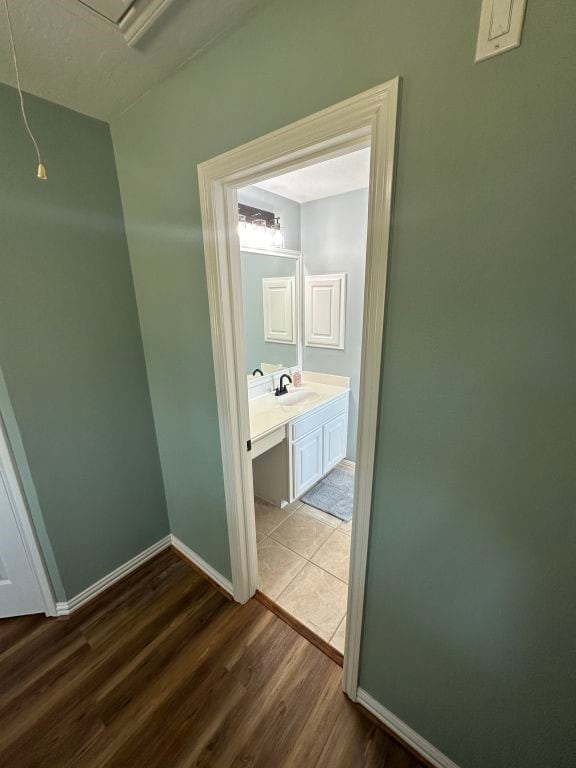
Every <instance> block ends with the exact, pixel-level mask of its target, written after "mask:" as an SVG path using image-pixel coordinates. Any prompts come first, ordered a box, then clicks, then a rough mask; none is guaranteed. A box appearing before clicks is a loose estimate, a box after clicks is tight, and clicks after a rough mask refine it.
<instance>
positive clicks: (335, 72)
mask: <svg viewBox="0 0 576 768" xmlns="http://www.w3.org/2000/svg"><path fill="white" fill-rule="evenodd" d="M479 15H480V0H435V2H415V1H414V0H361V1H360V2H350V0H332V1H331V2H330V3H327V2H325V0H292V2H289V3H285V2H280V0H272V2H269V3H266V4H263V6H262V7H261V8H260V10H259V11H258V13H257V14H255V15H254V16H252V17H251V18H250V20H249V21H247V23H246V24H245V25H244V26H243V27H242V28H240V29H238V30H236V31H235V32H234V33H231V34H230V35H228V36H227V37H226V38H225V39H223V40H221V41H220V42H219V43H218V44H217V45H215V46H214V47H213V48H211V49H210V50H209V51H207V52H206V53H205V54H204V55H203V56H201V57H198V58H196V59H195V60H194V61H192V62H190V63H189V64H188V65H187V66H185V67H183V68H182V69H181V70H180V71H179V72H178V73H176V74H175V75H174V76H173V77H171V78H169V79H168V80H166V81H165V82H164V83H162V84H161V85H159V86H158V87H156V88H154V89H153V90H152V91H151V92H150V93H149V94H148V95H147V96H146V97H145V98H143V99H141V100H140V101H139V102H138V103H137V104H136V105H135V106H134V107H133V108H132V109H131V110H129V111H128V112H127V113H125V114H124V115H123V116H122V117H120V118H118V119H117V120H115V122H114V123H113V136H114V142H115V148H116V152H117V160H118V165H119V172H120V180H121V188H122V193H123V200H124V206H125V214H126V216H127V228H128V235H129V244H130V250H131V259H132V264H133V268H134V272H135V281H136V290H137V295H138V302H139V308H140V315H141V320H142V329H143V336H144V346H145V352H146V357H147V365H148V371H149V375H150V383H151V391H152V398H153V406H154V413H155V419H156V425H157V430H158V436H159V443H160V451H161V455H162V463H163V470H164V477H165V481H166V486H167V492H168V499H169V504H170V507H171V517H172V520H173V524H174V527H175V529H176V532H178V531H181V532H182V534H183V535H184V534H185V536H186V541H187V543H188V544H189V545H190V546H191V547H192V548H193V549H195V550H196V551H197V552H199V553H200V554H201V555H202V556H203V557H205V558H206V559H207V560H208V561H209V562H211V563H212V565H214V566H215V567H216V568H218V569H219V570H221V571H222V572H223V573H224V574H225V575H229V562H228V542H227V535H226V521H225V510H224V491H223V486H222V470H221V460H220V447H219V440H218V426H217V414H216V397H215V390H214V375H213V368H212V358H211V344H210V329H209V320H208V303H207V296H206V280H205V272H204V261H203V250H202V241H201V221H200V210H199V204H198V189H197V179H196V172H195V166H196V164H197V163H198V162H201V161H204V160H207V159H208V158H210V157H213V156H214V155H217V154H219V153H221V152H223V151H225V150H227V149H230V148H232V147H235V146H237V145H239V144H242V143H243V142H245V141H248V140H250V139H254V138H256V137H258V136H261V135H263V134H265V133H267V132H268V131H271V130H273V129H276V128H280V127H282V126H285V125H287V124H289V123H291V122H292V121H294V120H297V119H298V118H301V117H304V116H306V115H308V114H310V113H313V112H315V111H317V110H319V109H322V108H323V107H327V106H329V105H331V104H334V103H335V102H338V101H340V100H342V99H345V98H347V97H349V96H352V95H353V94H356V93H358V92H360V91H363V90H365V89H367V88H370V87H371V86H374V85H377V84H378V83H382V82H384V81H386V80H388V79H390V78H392V77H394V76H396V75H401V76H402V78H403V87H402V96H401V110H400V131H399V153H398V173H397V189H396V200H395V212H394V229H393V238H392V249H391V261H390V280H389V296H388V307H387V323H386V332H385V354H384V362H383V372H382V380H381V405H380V423H379V433H378V445H377V456H376V487H375V494H374V502H373V522H372V530H371V540H370V548H369V562H368V582H367V595H366V615H365V627H364V643H363V648H362V659H361V683H362V686H363V687H364V688H365V689H367V690H368V692H369V693H370V694H372V695H373V696H374V697H376V698H377V699H378V700H379V701H380V702H381V703H382V704H383V705H384V706H386V707H388V708H389V709H390V710H392V711H393V712H394V713H395V714H396V715H397V716H399V717H400V718H402V719H403V720H404V721H406V722H407V723H408V724H409V725H410V726H412V727H413V728H414V729H415V730H416V731H418V732H419V733H420V734H422V735H423V736H424V737H425V738H426V739H428V740H429V741H431V742H432V743H433V744H435V745H436V746H437V747H438V748H440V749H441V750H443V751H444V752H445V753H446V754H448V755H449V756H450V757H451V758H452V759H453V760H455V761H456V762H457V763H458V764H460V765H461V766H462V768H486V766H490V768H520V767H521V768H537V767H538V768H540V766H542V765H553V766H555V768H568V766H569V765H571V764H572V762H573V756H574V752H575V750H576V744H575V734H574V717H573V711H574V700H575V691H576V680H575V678H574V676H575V674H576V671H575V670H576V664H575V663H574V636H575V633H576V616H575V611H576V601H575V600H574V582H575V562H576V559H575V558H574V540H575V536H576V531H575V525H576V517H575V515H574V502H575V499H576V473H575V472H574V467H575V465H576V462H575V459H576V456H575V443H574V434H575V431H576V423H575V422H576V408H575V407H574V392H575V391H576V359H575V355H574V338H575V335H576V327H575V307H576V295H575V284H576V282H575V278H576V275H575V263H576V262H575V259H574V253H575V249H576V230H575V208H576V205H575V204H576V199H575V186H574V161H575V153H576V150H575V140H574V137H575V136H576V99H575V98H574V93H575V90H574V83H575V75H576V4H575V3H574V2H573V0H554V2H552V0H539V1H538V0H536V1H534V2H529V3H528V13H527V18H526V25H525V31H524V39H523V43H522V47H521V48H520V49H518V50H516V51H512V52H509V53H506V54H504V55H503V56H498V57H496V58H494V59H492V60H490V61H486V62H483V63H481V64H479V65H475V64H474V63H473V62H474V54H475V45H476V36H477V31H478V21H479Z"/></svg>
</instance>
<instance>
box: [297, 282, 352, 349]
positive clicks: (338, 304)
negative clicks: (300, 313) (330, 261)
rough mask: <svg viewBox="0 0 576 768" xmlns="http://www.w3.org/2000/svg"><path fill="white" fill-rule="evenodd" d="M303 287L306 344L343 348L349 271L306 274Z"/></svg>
mask: <svg viewBox="0 0 576 768" xmlns="http://www.w3.org/2000/svg"><path fill="white" fill-rule="evenodd" d="M304 287H305V304H304V315H305V317H304V330H305V334H306V337H305V344H306V346H307V347H330V348H332V349H344V327H345V315H346V274H345V273H341V274H338V275H306V277H305V278H304Z"/></svg>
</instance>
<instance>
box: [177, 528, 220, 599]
mask: <svg viewBox="0 0 576 768" xmlns="http://www.w3.org/2000/svg"><path fill="white" fill-rule="evenodd" d="M170 538H171V542H172V546H173V547H174V549H176V550H177V551H178V552H180V554H181V555H182V556H183V557H185V558H186V559H187V560H190V562H191V563H193V564H194V565H195V566H196V567H197V568H199V569H200V570H201V571H203V572H204V573H205V574H206V576H209V577H210V578H211V579H212V581H215V582H216V584H218V586H220V587H222V589H223V590H224V591H225V592H227V593H228V594H229V595H232V596H233V595H234V587H233V586H232V582H231V581H230V580H229V579H226V578H225V577H224V576H222V574H221V573H219V571H217V570H216V569H215V568H213V567H212V566H211V565H210V564H209V563H207V562H206V560H203V559H202V558H201V557H200V555H197V554H196V552H194V550H192V549H190V547H187V546H186V544H184V542H183V541H180V539H179V538H178V537H177V536H174V534H171V536H170Z"/></svg>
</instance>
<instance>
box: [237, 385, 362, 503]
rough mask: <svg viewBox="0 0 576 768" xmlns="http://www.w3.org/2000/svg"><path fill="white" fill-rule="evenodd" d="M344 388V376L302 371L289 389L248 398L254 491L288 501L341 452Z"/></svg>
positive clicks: (344, 435) (344, 442)
mask: <svg viewBox="0 0 576 768" xmlns="http://www.w3.org/2000/svg"><path fill="white" fill-rule="evenodd" d="M349 393H350V382H349V379H348V378H346V377H343V376H332V375H325V374H315V373H306V372H305V373H304V374H303V384H302V386H301V387H299V388H295V387H289V388H288V394H285V395H281V396H279V397H277V396H275V395H274V393H273V392H267V393H266V394H261V395H259V396H257V397H253V398H252V399H251V400H250V402H249V406H250V437H251V441H252V468H253V476H254V493H255V494H256V496H259V497H260V498H263V499H265V500H267V501H269V502H271V503H272V504H274V505H275V506H284V505H286V504H288V503H291V502H293V501H295V500H296V499H298V498H299V497H300V496H302V494H304V493H305V492H306V491H307V490H308V489H309V488H310V487H311V486H313V485H314V484H315V483H317V482H318V480H320V479H321V478H322V477H323V476H324V475H326V474H327V473H328V472H329V471H330V470H331V469H332V468H333V467H335V466H336V464H338V463H339V462H340V461H341V460H342V459H343V458H344V457H345V456H346V445H347V439H348V399H349Z"/></svg>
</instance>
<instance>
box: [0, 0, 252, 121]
mask: <svg viewBox="0 0 576 768" xmlns="http://www.w3.org/2000/svg"><path fill="white" fill-rule="evenodd" d="M264 1H265V0H175V2H174V3H173V4H172V5H171V6H170V7H169V8H168V10H167V11H166V12H165V13H164V14H163V15H162V16H161V17H160V19H159V20H158V22H157V24H156V25H155V26H154V28H153V29H151V30H150V31H149V32H148V33H147V34H146V35H145V36H144V37H143V38H142V40H141V41H140V42H139V43H138V44H137V45H136V46H135V47H130V46H128V45H127V43H126V41H125V40H124V38H123V36H122V34H121V33H120V32H119V31H118V30H116V29H114V28H109V27H108V26H106V24H104V23H102V22H100V21H99V20H96V19H94V20H92V19H90V18H89V17H88V16H87V15H86V13H85V12H83V11H82V9H81V8H79V10H76V9H75V4H74V2H70V0H9V5H10V9H11V17H12V26H13V28H14V36H15V40H16V49H17V52H18V60H19V65H20V75H21V80H22V87H23V89H24V90H25V91H28V92H29V93H33V94H35V95H37V96H42V97H43V98H45V99H48V100H50V101H53V102H56V103H57V104H63V105H64V106H66V107H70V108H72V109H76V110H78V111H79V112H83V113H84V114H86V115H92V116H93V117H99V118H101V119H103V120H108V119H110V118H111V117H113V116H114V115H116V114H118V113H119V112H122V111H123V110H124V109H126V108H127V107H128V106H130V104H133V103H134V102H135V101H136V100H137V99H138V98H139V97H140V96H142V94H143V93H145V92H146V91H147V90H149V89H150V88H151V87H152V86H153V85H155V84H156V83H158V82H160V81H161V80H163V79H164V78H165V77H167V76H168V75H169V74H170V73H171V72H173V71H174V70H175V69H177V68H178V67H179V66H180V65H181V64H183V63H184V62H185V61H187V60H188V59H190V58H191V57H192V56H194V55H195V54H197V53H198V52H199V51H201V50H202V49H203V48H205V47H206V46H207V45H208V44H209V43H211V42H212V41H214V39H215V38H217V37H218V36H219V35H221V34H223V33H225V32H227V31H228V30H230V29H232V28H233V27H235V26H237V25H238V24H240V23H241V22H242V20H243V18H244V16H246V14H247V13H249V12H250V11H252V10H253V9H255V8H256V7H257V6H258V5H261V4H262V2H264ZM0 81H1V82H4V83H8V84H10V85H15V82H16V81H15V77H14V66H13V63H12V57H11V54H10V46H9V38H8V29H7V26H6V19H5V14H4V7H3V3H0Z"/></svg>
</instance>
